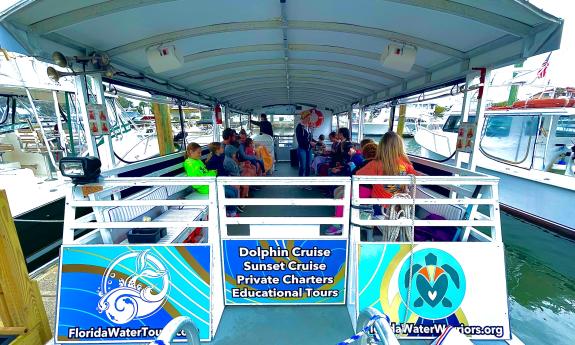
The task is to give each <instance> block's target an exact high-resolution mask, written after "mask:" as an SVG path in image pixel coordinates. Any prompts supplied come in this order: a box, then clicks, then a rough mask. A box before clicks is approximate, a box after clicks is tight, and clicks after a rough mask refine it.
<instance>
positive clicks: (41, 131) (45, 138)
mask: <svg viewBox="0 0 575 345" xmlns="http://www.w3.org/2000/svg"><path fill="white" fill-rule="evenodd" d="M26 95H27V96H28V101H29V102H30V107H31V108H32V113H33V114H34V118H35V119H36V122H37V123H38V125H39V126H40V133H42V140H43V142H44V145H46V154H47V155H48V158H49V160H48V159H46V169H48V171H46V173H47V174H48V181H50V180H53V179H54V178H53V177H52V168H50V164H49V163H52V165H53V166H54V168H55V169H56V170H57V169H58V166H57V165H56V160H55V159H54V156H53V155H52V150H50V143H49V142H48V138H47V137H46V132H44V126H42V121H40V116H39V115H38V111H37V110H36V106H35V105H34V99H33V98H32V94H31V93H30V90H28V88H26ZM30 130H32V131H34V130H35V129H34V128H32V127H31V128H30Z"/></svg>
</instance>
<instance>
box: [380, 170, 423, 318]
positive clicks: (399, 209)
mask: <svg viewBox="0 0 575 345" xmlns="http://www.w3.org/2000/svg"><path fill="white" fill-rule="evenodd" d="M409 176H410V177H411V185H410V188H411V193H397V194H395V195H394V196H393V198H392V199H411V201H412V203H411V205H406V204H402V205H390V210H389V219H390V220H398V219H406V218H407V216H408V215H409V217H410V218H411V226H410V227H409V230H408V228H407V227H405V226H400V225H395V226H390V227H388V229H387V231H386V232H385V233H384V235H383V237H384V239H383V240H384V241H386V242H395V241H397V240H399V241H402V242H403V241H406V240H407V241H409V242H410V249H409V285H408V289H407V301H406V310H405V318H404V321H403V322H404V323H407V319H408V311H409V305H410V301H411V281H412V279H413V247H414V240H415V196H416V192H417V184H416V182H417V181H416V177H415V175H409Z"/></svg>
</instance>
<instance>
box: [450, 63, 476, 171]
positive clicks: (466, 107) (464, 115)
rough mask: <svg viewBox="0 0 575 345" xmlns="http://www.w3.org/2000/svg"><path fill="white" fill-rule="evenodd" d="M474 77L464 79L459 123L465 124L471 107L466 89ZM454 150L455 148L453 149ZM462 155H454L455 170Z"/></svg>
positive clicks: (469, 76)
mask: <svg viewBox="0 0 575 345" xmlns="http://www.w3.org/2000/svg"><path fill="white" fill-rule="evenodd" d="M474 77H475V74H472V73H470V74H468V75H467V76H466V77H465V92H464V93H463V104H462V106H461V122H462V123H463V122H467V120H468V118H469V106H470V105H471V94H470V93H469V92H468V91H467V89H468V88H469V86H471V83H472V82H473V79H474ZM454 149H455V148H454ZM462 158H463V157H462V153H461V152H457V153H456V154H455V167H456V168H461V161H462Z"/></svg>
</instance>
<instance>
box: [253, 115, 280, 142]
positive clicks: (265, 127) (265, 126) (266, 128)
mask: <svg viewBox="0 0 575 345" xmlns="http://www.w3.org/2000/svg"><path fill="white" fill-rule="evenodd" d="M260 120H261V121H253V120H252V119H251V117H250V121H251V122H252V123H253V124H254V125H256V126H258V127H259V128H260V134H267V135H269V136H271V137H273V136H274V130H273V128H272V123H271V122H269V121H268V117H267V115H266V114H261V115H260Z"/></svg>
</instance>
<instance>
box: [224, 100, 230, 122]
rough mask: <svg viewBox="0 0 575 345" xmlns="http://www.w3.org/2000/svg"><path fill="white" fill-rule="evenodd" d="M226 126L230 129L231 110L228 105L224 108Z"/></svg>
mask: <svg viewBox="0 0 575 345" xmlns="http://www.w3.org/2000/svg"><path fill="white" fill-rule="evenodd" d="M224 125H225V127H226V128H230V108H229V107H228V105H227V104H226V107H225V108H224Z"/></svg>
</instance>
